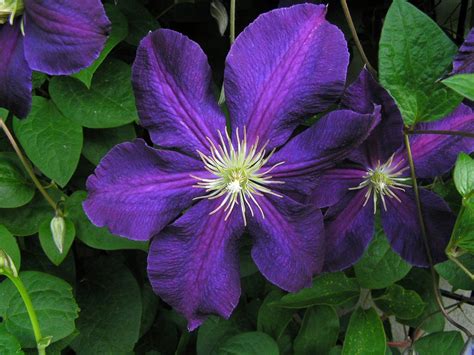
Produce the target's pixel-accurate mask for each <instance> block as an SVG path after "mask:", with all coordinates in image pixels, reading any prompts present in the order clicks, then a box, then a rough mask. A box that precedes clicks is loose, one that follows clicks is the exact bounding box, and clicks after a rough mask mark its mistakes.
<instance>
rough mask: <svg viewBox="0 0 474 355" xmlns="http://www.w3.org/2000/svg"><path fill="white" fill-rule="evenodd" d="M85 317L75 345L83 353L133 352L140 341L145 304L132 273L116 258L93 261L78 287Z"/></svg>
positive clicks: (73, 345)
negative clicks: (143, 306) (143, 305)
mask: <svg viewBox="0 0 474 355" xmlns="http://www.w3.org/2000/svg"><path fill="white" fill-rule="evenodd" d="M77 301H78V303H79V306H80V307H81V310H82V311H81V317H80V318H79V320H78V321H77V329H78V330H79V335H78V336H77V337H76V338H75V339H74V341H73V342H72V344H71V347H72V348H73V349H74V351H76V353H77V354H78V355H81V354H117V353H127V352H132V351H133V348H134V346H135V343H136V342H137V341H138V335H139V331H140V320H141V316H142V304H141V296H140V288H139V287H138V284H137V281H136V280H135V278H134V277H133V275H132V273H131V272H130V271H129V270H128V269H127V268H126V267H125V266H124V265H122V264H121V263H119V262H117V261H116V260H114V259H112V258H108V259H106V258H100V259H96V260H91V261H90V262H89V263H88V264H87V265H86V277H85V278H84V282H82V284H81V287H79V288H78V290H77Z"/></svg>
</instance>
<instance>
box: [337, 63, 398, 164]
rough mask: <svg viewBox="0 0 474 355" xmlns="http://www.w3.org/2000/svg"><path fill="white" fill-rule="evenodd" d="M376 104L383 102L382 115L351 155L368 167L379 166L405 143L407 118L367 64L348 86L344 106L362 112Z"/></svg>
mask: <svg viewBox="0 0 474 355" xmlns="http://www.w3.org/2000/svg"><path fill="white" fill-rule="evenodd" d="M374 105H380V106H381V115H382V119H381V121H380V123H379V125H378V126H377V127H376V128H375V129H374V130H373V132H372V134H371V135H370V136H369V137H368V138H367V140H366V141H365V142H364V143H363V144H361V145H360V146H359V148H357V149H355V150H354V152H352V154H351V156H350V159H352V160H353V161H356V162H358V163H361V164H363V165H365V166H366V167H375V166H376V165H377V163H378V162H379V161H380V162H385V161H387V160H388V159H389V158H390V156H391V155H392V154H393V152H395V151H396V150H397V149H398V148H400V146H402V145H403V120H402V116H401V114H400V111H399V110H398V108H397V105H396V104H395V101H394V100H393V99H392V97H391V96H390V95H389V93H388V92H387V91H386V90H385V89H384V88H383V87H382V86H380V84H379V83H378V82H377V81H376V80H375V79H374V78H373V77H372V74H370V72H369V71H368V70H367V69H365V68H364V69H363V70H362V71H361V73H360V75H359V78H358V79H357V80H356V81H355V82H354V83H353V84H352V85H351V86H349V87H348V88H347V89H346V91H345V93H344V96H343V98H342V102H341V107H343V108H348V109H350V110H353V111H356V112H359V113H371V112H373V110H374Z"/></svg>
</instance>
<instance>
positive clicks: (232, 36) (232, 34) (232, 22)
mask: <svg viewBox="0 0 474 355" xmlns="http://www.w3.org/2000/svg"><path fill="white" fill-rule="evenodd" d="M229 22H230V25H229V39H230V45H232V44H234V42H235V0H230V15H229Z"/></svg>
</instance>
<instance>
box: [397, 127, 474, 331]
mask: <svg viewBox="0 0 474 355" xmlns="http://www.w3.org/2000/svg"><path fill="white" fill-rule="evenodd" d="M403 138H404V141H405V147H406V150H407V155H408V162H409V164H410V173H411V178H412V180H413V191H414V192H415V200H416V208H417V211H418V221H419V223H420V229H421V236H422V238H423V244H424V246H425V251H426V256H427V258H428V263H429V266H430V273H431V279H432V282H433V291H434V295H435V299H436V303H437V304H438V307H439V310H440V311H441V313H442V314H443V315H444V317H445V318H446V319H447V320H448V321H449V322H450V323H451V324H452V325H454V326H455V327H456V328H458V329H460V330H462V331H463V332H464V333H466V335H467V336H468V338H470V337H472V334H471V332H470V331H469V330H468V329H467V328H465V327H464V326H463V325H461V324H459V323H457V322H456V321H455V320H454V319H453V318H451V316H450V315H449V314H448V312H447V311H446V309H445V308H444V305H443V299H442V298H441V293H440V292H439V288H438V279H437V277H436V271H435V269H434V265H433V257H432V255H431V249H430V245H429V243H428V234H427V232H426V226H425V221H424V219H423V210H422V207H421V200H420V191H419V189H418V182H417V180H416V173H415V164H414V162H413V154H412V152H411V146H410V139H409V138H408V135H407V134H406V133H405V134H404V135H403Z"/></svg>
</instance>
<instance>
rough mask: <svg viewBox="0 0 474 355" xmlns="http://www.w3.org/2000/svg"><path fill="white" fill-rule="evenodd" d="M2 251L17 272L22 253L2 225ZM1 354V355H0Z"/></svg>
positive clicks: (0, 242) (0, 244)
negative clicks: (10, 260)
mask: <svg viewBox="0 0 474 355" xmlns="http://www.w3.org/2000/svg"><path fill="white" fill-rule="evenodd" d="M0 249H3V250H4V251H5V252H6V253H7V254H8V255H9V256H10V258H12V260H13V263H14V264H15V267H16V269H17V270H20V266H21V253H20V248H19V247H18V243H17V242H16V238H15V237H14V236H13V235H12V234H11V233H10V232H9V231H8V229H6V228H5V227H4V226H2V225H1V224H0ZM0 354H1V353H0Z"/></svg>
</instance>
